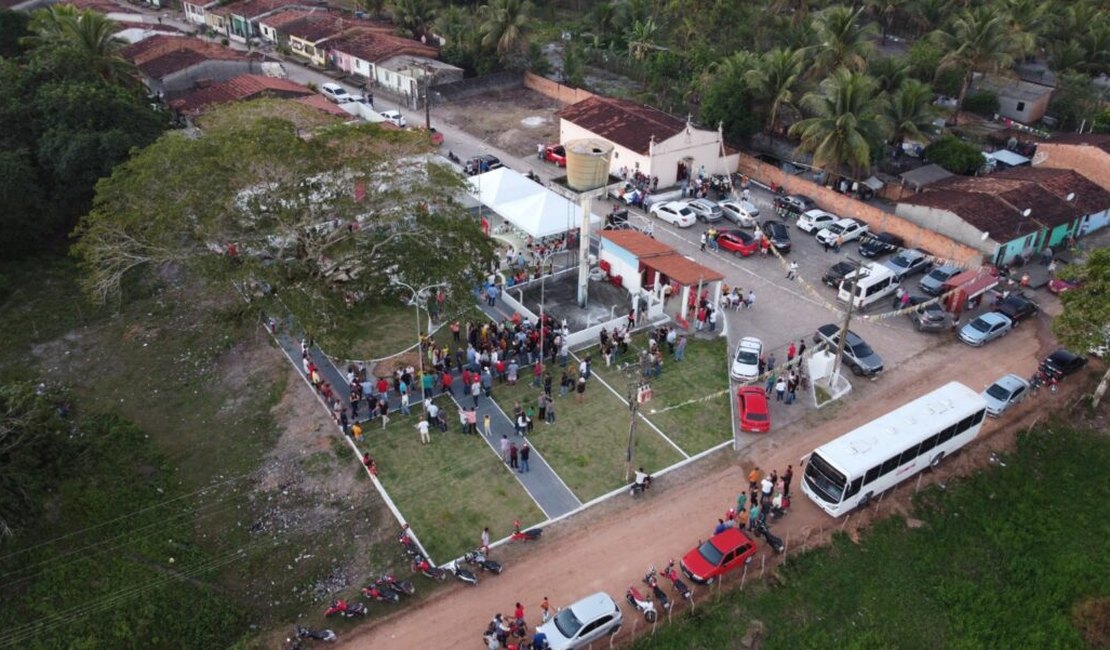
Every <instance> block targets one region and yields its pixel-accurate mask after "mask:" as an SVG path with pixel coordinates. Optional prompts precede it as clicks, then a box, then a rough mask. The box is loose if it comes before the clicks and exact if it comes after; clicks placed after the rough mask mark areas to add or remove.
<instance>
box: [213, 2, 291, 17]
mask: <svg viewBox="0 0 1110 650" xmlns="http://www.w3.org/2000/svg"><path fill="white" fill-rule="evenodd" d="M288 4H292V3H291V2H290V0H240V1H239V2H233V3H231V4H229V5H224V6H222V7H212V8H211V9H208V10H207V13H210V14H215V15H217V16H231V15H232V14H234V15H236V16H242V17H243V18H246V19H247V20H253V19H255V18H257V17H259V16H261V15H262V14H264V13H268V12H271V11H273V10H274V9H280V8H281V7H284V6H286V5H288Z"/></svg>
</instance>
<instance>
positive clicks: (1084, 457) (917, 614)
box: [634, 425, 1110, 650]
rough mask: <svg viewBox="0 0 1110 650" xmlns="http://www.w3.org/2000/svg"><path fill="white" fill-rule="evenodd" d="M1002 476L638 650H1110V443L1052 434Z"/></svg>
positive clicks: (986, 478)
mask: <svg viewBox="0 0 1110 650" xmlns="http://www.w3.org/2000/svg"><path fill="white" fill-rule="evenodd" d="M1005 463H1006V466H1005V467H994V468H992V469H990V470H988V471H984V472H982V473H980V474H978V475H975V476H972V477H969V478H967V479H961V480H958V481H954V482H951V483H950V484H949V489H948V490H947V491H940V490H937V489H935V488H934V489H930V490H927V491H924V492H922V494H921V495H920V497H919V499H918V507H917V509H916V511H915V513H914V517H915V518H918V519H919V520H920V522H921V523H920V525H915V526H914V527H912V528H911V527H908V526H907V525H906V521H905V520H904V519H902V518H900V517H891V518H889V519H884V520H881V521H880V522H879V523H877V524H876V525H875V526H874V527H873V529H871V530H869V531H867V532H866V533H865V534H864V535H863V538H862V540H861V541H860V543H859V544H855V543H853V542H852V541H851V540H849V539H848V538H847V537H846V536H845V535H843V534H838V536H837V537H836V538H835V539H834V543H833V544H832V545H831V546H830V547H827V548H823V549H820V550H817V551H813V552H810V553H808V554H805V555H801V556H796V557H794V558H793V559H792V560H791V561H790V563H789V564H788V565H787V567H786V568H785V569H784V570H783V582H784V584H785V586H782V587H777V588H771V587H766V586H762V585H760V584H759V583H757V582H749V586H748V589H747V591H745V592H744V593H739V592H735V591H732V592H726V593H725V594H724V595H723V596H721V597H719V598H716V599H715V600H713V601H710V602H704V603H701V604H699V606H698V608H697V611H696V613H695V614H692V615H690V616H684V617H682V619H681V622H680V623H676V624H675V625H668V626H664V627H661V628H660V629H659V631H658V633H657V634H656V635H655V637H654V638H653V639H650V640H641V641H639V642H637V643H636V644H635V645H634V647H636V648H641V649H644V650H648V649H651V650H657V649H670V648H675V649H678V648H683V649H685V648H699V647H700V648H722V647H734V645H733V644H734V643H735V641H736V640H737V639H739V638H741V637H742V636H743V635H744V634H745V633H746V632H747V628H748V624H749V622H750V621H752V620H759V621H761V622H762V623H763V624H764V625H765V626H766V630H767V638H766V643H765V646H764V647H767V648H921V649H923V650H924V649H932V648H946V647H957V648H1083V647H1092V648H1094V647H1101V648H1105V647H1110V527H1108V524H1107V522H1108V521H1110V505H1108V504H1110V438H1108V437H1107V435H1106V433H1105V431H1102V432H1098V431H1083V430H1073V429H1069V428H1067V427H1066V426H1061V425H1053V426H1046V427H1042V428H1040V429H1037V430H1034V431H1033V432H1031V433H1030V434H1027V435H1021V436H1020V437H1019V448H1018V450H1017V452H1016V454H1014V455H1013V456H1011V457H1007V458H1005Z"/></svg>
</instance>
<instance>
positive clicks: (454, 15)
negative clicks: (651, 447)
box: [435, 5, 474, 49]
mask: <svg viewBox="0 0 1110 650" xmlns="http://www.w3.org/2000/svg"><path fill="white" fill-rule="evenodd" d="M473 30H474V21H473V19H472V15H471V14H470V12H468V11H467V10H466V9H463V8H462V7H459V6H457V5H451V6H448V7H444V8H443V10H442V11H440V12H439V15H438V16H436V21H435V31H436V34H438V35H439V36H441V37H442V38H443V39H444V40H446V41H447V45H449V46H451V47H462V48H464V49H465V45H464V44H465V43H466V42H467V41H468V40H469V39H468V38H467V36H469V35H472V33H473Z"/></svg>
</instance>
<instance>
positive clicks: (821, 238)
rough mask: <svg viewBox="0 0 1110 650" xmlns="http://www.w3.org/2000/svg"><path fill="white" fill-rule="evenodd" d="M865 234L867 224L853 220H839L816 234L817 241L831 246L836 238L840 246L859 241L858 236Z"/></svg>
mask: <svg viewBox="0 0 1110 650" xmlns="http://www.w3.org/2000/svg"><path fill="white" fill-rule="evenodd" d="M865 232H867V224H864V223H860V222H858V221H856V220H855V219H841V220H840V221H837V222H836V223H834V224H830V225H829V226H826V227H825V228H822V229H821V232H819V233H817V241H818V242H819V243H822V244H828V245H830V246H832V245H833V244H835V243H836V238H837V237H839V238H840V243H841V244H847V243H848V242H850V241H852V240H853V239H859V236H860V235H862V234H863V233H865Z"/></svg>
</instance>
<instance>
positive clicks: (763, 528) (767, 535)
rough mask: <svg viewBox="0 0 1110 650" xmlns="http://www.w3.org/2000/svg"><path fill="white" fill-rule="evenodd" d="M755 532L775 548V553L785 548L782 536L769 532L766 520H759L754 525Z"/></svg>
mask: <svg viewBox="0 0 1110 650" xmlns="http://www.w3.org/2000/svg"><path fill="white" fill-rule="evenodd" d="M755 532H756V534H758V535H761V536H762V537H763V539H765V540H767V544H768V545H769V546H770V547H771V548H772V549H774V550H775V552H776V553H782V552H783V551H784V550H785V549H786V544H785V543H784V542H783V541H782V538H781V537H779V536H778V535H775V534H774V533H772V532H771V529H770V528H768V527H767V522H765V521H761V522H759V523H757V524H756V525H755Z"/></svg>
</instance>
